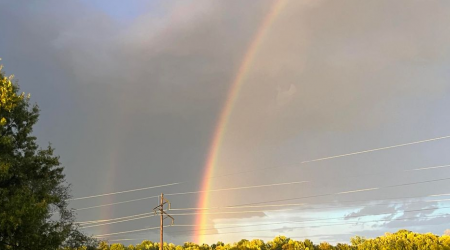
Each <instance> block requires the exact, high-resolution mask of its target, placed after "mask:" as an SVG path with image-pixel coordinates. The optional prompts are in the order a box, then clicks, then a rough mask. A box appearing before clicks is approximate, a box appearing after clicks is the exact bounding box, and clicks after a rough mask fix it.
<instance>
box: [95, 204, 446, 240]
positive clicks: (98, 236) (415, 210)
mask: <svg viewBox="0 0 450 250" xmlns="http://www.w3.org/2000/svg"><path fill="white" fill-rule="evenodd" d="M446 208H450V207H441V208H425V209H414V210H405V211H402V212H403V213H411V212H419V211H429V210H439V209H446ZM383 214H391V213H379V214H364V215H355V216H352V217H353V218H358V217H364V216H377V215H383ZM447 215H448V214H445V216H447ZM440 216H441V217H442V215H440ZM421 217H426V216H421ZM413 218H417V217H413ZM330 219H345V216H344V217H339V218H321V219H312V220H306V222H314V221H321V220H330ZM392 220H395V219H390V220H389V221H392ZM304 221H305V220H304ZM376 221H381V220H376ZM285 223H300V222H299V221H290V222H285ZM358 223H361V222H358ZM363 223H364V222H363ZM271 224H276V223H271ZM260 225H261V224H259V225H255V226H260ZM189 226H194V225H189ZM165 227H167V226H165ZM173 227H176V225H174V226H173ZM239 227H242V226H237V227H227V228H239ZM310 227H312V226H310ZM158 228H159V227H153V228H143V229H137V230H131V231H123V232H117V233H110V234H103V235H96V236H94V237H95V238H100V237H104V236H111V235H118V234H125V233H130V232H140V231H147V230H153V229H158ZM291 228H296V227H291ZM211 229H221V228H210V229H205V230H211ZM270 230H276V229H270ZM191 231H200V230H182V231H172V232H171V233H181V232H191ZM254 231H268V230H252V231H239V232H225V233H213V234H228V233H242V232H254ZM200 235H211V234H200Z"/></svg>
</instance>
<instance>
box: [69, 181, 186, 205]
mask: <svg viewBox="0 0 450 250" xmlns="http://www.w3.org/2000/svg"><path fill="white" fill-rule="evenodd" d="M181 183H183V182H175V183H169V184H164V185H158V186H151V187H143V188H136V189H130V190H125V191H119V192H114V193H107V194H97V195H91V196H85V197H78V198H73V199H68V201H76V200H84V199H90V198H96V197H102V196H109V195H115V194H123V193H130V192H136V191H141V190H147V189H153V188H159V187H168V186H174V185H179V184H181ZM156 197H158V196H156Z"/></svg>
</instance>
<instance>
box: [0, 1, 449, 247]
mask: <svg viewBox="0 0 450 250" xmlns="http://www.w3.org/2000/svg"><path fill="white" fill-rule="evenodd" d="M274 2H275V1H266V0H261V1H237V0H232V1H230V0H228V1H214V2H212V1H206V0H197V1H171V0H170V1H168V0H164V1H163V0H161V1H158V0H154V1H139V0H127V1H116V0H114V1H111V0H108V1H106V0H105V1H100V0H81V1H75V0H73V1H59V0H45V1H17V0H0V32H1V36H0V58H2V64H4V66H5V67H4V71H5V72H6V74H14V75H15V76H16V79H17V80H18V81H19V84H20V86H21V90H22V91H24V92H26V93H31V97H32V98H31V99H32V101H33V102H36V103H38V104H39V106H40V108H41V110H42V111H41V117H40V121H39V123H38V124H37V126H36V128H35V131H34V132H35V134H36V135H37V136H38V140H39V142H40V144H41V145H42V146H46V144H47V143H49V142H51V143H52V145H53V146H54V147H55V148H56V153H57V154H58V155H60V156H61V162H62V164H63V165H64V166H65V173H66V177H67V181H68V182H69V183H71V184H72V194H73V196H74V197H83V196H90V195H97V194H104V193H110V192H116V191H123V190H129V189H136V188H142V187H148V186H154V185H162V184H167V183H173V182H186V183H183V184H179V185H174V186H168V187H164V188H158V189H149V190H144V191H139V192H131V193H125V194H120V195H113V196H104V197H97V198H92V199H86V200H78V201H73V202H71V206H72V207H73V208H83V207H90V206H97V205H101V204H108V203H114V202H121V201H127V200H131V199H139V198H143V197H148V196H154V195H158V194H159V193H161V192H164V193H167V194H170V193H176V192H186V191H196V190H199V189H200V188H201V187H200V184H201V180H202V177H203V173H204V165H205V161H206V158H207V155H208V153H209V149H210V144H211V140H212V138H213V133H214V130H215V127H216V124H217V120H218V118H219V115H220V113H221V111H222V109H223V106H224V102H225V100H226V98H227V95H228V90H229V88H230V86H231V83H232V81H233V80H234V79H235V77H236V74H237V73H238V69H239V67H240V65H241V63H242V61H243V60H244V55H245V53H246V51H247V50H248V48H249V46H250V44H251V43H252V41H253V39H254V38H255V36H256V33H257V31H258V30H259V29H260V27H261V25H262V23H263V22H264V18H265V17H266V16H267V15H268V13H269V12H270V10H271V8H272V7H273V5H274ZM448 13H450V2H448V1H409V0H408V1H406V0H405V1H387V0H386V1H384V0H382V1H379V0H377V1H375V0H374V1H371V0H369V1H294V0H292V1H288V2H287V3H286V4H285V5H284V6H283V7H282V8H281V10H280V11H279V13H278V14H277V15H276V17H275V18H274V19H273V22H272V23H271V24H270V26H269V27H267V29H266V30H265V31H264V32H265V36H264V38H263V39H261V41H260V43H259V46H258V49H257V50H256V53H255V56H254V58H253V59H254V60H253V62H252V64H251V65H250V66H249V67H248V69H247V70H248V71H247V77H246V78H245V79H244V82H243V85H242V89H241V91H240V93H239V96H238V98H237V101H236V103H235V106H234V108H233V111H232V113H231V116H230V121H229V124H228V126H227V129H226V132H225V136H224V140H223V142H222V145H221V151H220V156H219V158H218V164H217V168H216V170H215V174H216V175H226V174H230V173H236V172H242V171H245V170H248V169H252V171H249V172H246V173H243V174H235V175H229V176H226V177H221V178H215V179H213V181H212V183H213V184H212V187H211V188H213V189H218V188H228V187H240V186H251V185H264V184H272V183H285V182H295V181H310V182H309V183H304V184H295V185H285V186H278V187H266V188H257V189H247V190H239V191H226V192H214V193H212V197H211V200H210V203H211V206H226V205H235V204H247V203H258V202H266V201H273V200H284V199H286V201H278V202H275V203H270V204H287V203H290V204H292V203H294V204H297V203H308V205H307V206H303V207H301V206H288V207H266V208H252V209H250V208H247V209H241V211H242V210H249V209H250V210H258V211H261V212H259V213H236V214H214V215H210V216H209V217H208V219H209V221H208V223H209V226H208V227H209V228H216V229H213V230H207V231H203V232H201V233H204V234H207V237H206V241H207V243H213V242H216V241H218V240H221V241H224V242H234V241H238V240H240V239H242V238H262V239H264V240H268V239H272V238H273V237H274V236H276V235H279V234H283V235H286V236H288V237H292V238H295V239H305V238H310V239H312V240H313V241H314V242H316V243H319V242H320V241H329V242H332V243H335V242H347V241H348V240H349V239H350V237H351V236H353V235H362V236H367V237H375V236H378V235H381V234H383V233H384V232H386V231H391V232H393V231H397V230H398V229H400V228H406V229H410V230H414V231H418V232H433V233H435V234H438V235H441V234H443V232H444V231H445V229H446V228H448V225H449V222H450V217H448V216H447V215H446V213H448V212H449V211H450V209H446V207H450V202H447V201H445V199H449V198H450V196H436V197H428V198H427V197H426V196H428V195H434V194H445V193H449V192H448V186H449V184H450V181H448V180H442V181H433V180H436V179H442V178H450V169H449V168H445V167H442V168H433V169H427V170H423V171H404V170H410V169H417V168H425V167H433V166H442V165H448V164H450V154H448V149H449V147H450V139H443V140H438V141H433V142H427V143H421V144H416V145H410V146H405V147H399V148H392V149H389V150H383V151H376V152H371V153H367V154H360V155H353V156H348V157H342V158H337V159H330V160H326V161H320V162H313V163H310V164H299V163H300V162H302V161H307V160H313V159H318V158H323V157H328V156H334V155H341V154H346V153H352V152H357V151H361V150H369V149H374V148H380V147H385V146H391V145H397V144H402V143H409V142H414V141H421V140H426V139H431V138H437V137H442V136H448V135H450V114H449V112H448V107H449V106H450V95H449V94H450V93H449V91H450V26H449V25H448V24H449V23H450V15H448ZM423 181H431V182H427V183H421V184H414V185H407V186H397V187H391V186H394V185H399V184H407V183H416V182H423ZM375 187H387V188H380V189H377V190H370V191H367V192H359V193H347V194H341V195H334V194H335V193H338V192H344V191H351V190H358V189H368V188H375ZM321 194H330V195H327V196H320V197H315V198H304V199H297V200H293V198H300V197H305V196H318V195H321ZM408 197H419V198H418V199H408ZM168 198H169V199H170V201H171V202H172V207H173V208H188V207H196V206H197V203H198V200H199V196H198V194H190V195H178V196H171V197H170V196H169V197H168ZM393 198H403V199H400V200H384V201H376V200H380V199H393ZM358 200H359V201H363V200H364V201H365V202H360V203H357V204H359V206H355V203H349V201H358ZM436 200H439V201H436ZM156 205H157V199H155V198H154V199H148V200H141V201H136V202H129V203H124V204H118V205H114V206H107V207H101V208H93V209H87V210H81V211H78V212H77V213H78V216H77V220H78V221H88V220H98V219H111V218H116V217H123V216H129V215H134V214H140V213H146V212H150V211H151V210H152V208H153V207H155V206H156ZM280 209H291V210H284V211H269V210H280ZM411 210H412V211H411ZM223 211H225V210H215V211H214V212H216V213H218V212H223ZM226 211H228V210H226ZM185 212H186V211H172V213H175V214H176V213H185ZM192 212H193V211H190V213H192ZM211 212H213V211H212V210H211ZM383 213H385V214H383ZM367 214H372V215H373V216H365V217H356V216H357V215H367ZM175 218H176V223H175V224H177V225H192V224H194V223H195V216H193V215H187V216H181V215H180V216H175ZM326 218H335V219H334V220H332V219H326ZM405 218H409V219H408V220H405ZM317 219H322V220H317ZM324 219H325V220H324ZM305 220H309V221H308V222H305V223H292V222H291V223H284V224H281V223H279V224H274V223H278V222H283V221H305ZM375 221H376V222H375ZM230 224H231V225H230ZM255 224H260V225H258V226H253V227H252V225H255ZM330 224H336V225H330ZM158 225H159V222H158V220H157V218H145V219H141V220H134V221H129V222H123V223H116V224H110V225H105V226H100V227H94V228H89V229H86V232H87V233H88V234H93V235H98V234H108V233H115V232H122V231H127V230H135V229H142V228H146V227H156V226H158ZM236 225H238V226H240V227H236ZM244 226H245V227H244ZM192 229H194V228H193V227H178V228H175V227H173V228H169V229H167V230H166V232H167V240H168V241H172V242H175V243H182V242H185V241H191V240H193V239H194V237H193V234H195V233H198V232H195V231H189V230H192ZM233 232H234V233H233ZM217 233H220V234H217ZM143 238H146V239H149V240H152V241H158V240H159V235H158V232H157V231H144V232H136V233H128V234H121V235H116V236H111V237H110V239H111V240H114V239H133V240H129V241H122V242H123V243H125V244H129V243H136V242H140V241H141V240H142V239H143Z"/></svg>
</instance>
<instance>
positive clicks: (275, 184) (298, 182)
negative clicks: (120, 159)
mask: <svg viewBox="0 0 450 250" xmlns="http://www.w3.org/2000/svg"><path fill="white" fill-rule="evenodd" d="M307 182H309V181H294V182H285V183H274V184H266V185H256V186H244V187H231V188H221V189H211V190H200V191H191V192H184V193H172V194H166V195H167V196H173V195H185V194H198V193H205V192H208V193H209V192H219V191H230V190H242V189H252V188H263V187H273V186H285V185H294V184H302V183H307Z"/></svg>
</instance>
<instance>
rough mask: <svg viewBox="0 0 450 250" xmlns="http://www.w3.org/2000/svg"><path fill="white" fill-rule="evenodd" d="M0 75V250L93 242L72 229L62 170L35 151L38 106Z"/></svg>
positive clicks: (48, 151)
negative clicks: (34, 134) (33, 131)
mask: <svg viewBox="0 0 450 250" xmlns="http://www.w3.org/2000/svg"><path fill="white" fill-rule="evenodd" d="M11 80H12V77H5V76H4V74H3V72H0V248H2V249H14V250H21V249H40V250H46V249H57V248H59V247H64V246H65V247H70V248H75V249H76V248H81V246H82V245H84V244H89V247H90V248H92V247H93V246H94V245H95V241H94V240H92V239H90V238H89V237H86V236H85V235H83V234H82V233H80V232H79V231H78V230H77V227H76V225H75V224H74V219H75V217H74V214H73V212H72V211H71V210H70V209H68V208H67V199H68V198H70V195H69V189H68V186H67V184H65V179H64V178H65V177H64V174H63V167H61V166H60V162H59V157H57V156H54V155H53V148H51V147H50V146H48V147H47V148H45V149H40V148H39V146H38V145H37V143H36V137H34V136H32V134H31V133H32V129H33V126H34V125H35V124H36V122H37V121H38V117H39V108H38V106H37V105H30V102H29V96H28V97H25V96H24V94H19V87H18V86H17V85H16V84H13V83H12V82H11Z"/></svg>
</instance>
